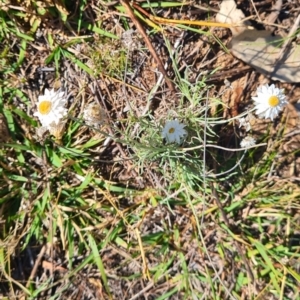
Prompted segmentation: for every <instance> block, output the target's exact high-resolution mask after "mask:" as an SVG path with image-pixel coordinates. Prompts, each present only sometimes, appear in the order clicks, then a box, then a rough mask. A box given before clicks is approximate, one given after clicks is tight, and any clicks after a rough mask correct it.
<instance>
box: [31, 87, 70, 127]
mask: <svg viewBox="0 0 300 300" xmlns="http://www.w3.org/2000/svg"><path fill="white" fill-rule="evenodd" d="M38 100H39V101H38V103H37V111H36V112H35V113H34V115H35V116H36V117H38V118H39V120H40V122H41V123H42V125H43V126H45V127H47V128H49V126H50V125H51V124H53V123H54V124H56V125H58V124H59V122H60V120H61V119H62V118H63V117H64V116H66V115H67V112H68V111H67V109H66V108H65V107H64V106H65V104H66V103H67V99H65V98H64V92H59V91H57V92H55V91H54V89H52V90H48V89H45V94H44V95H41V96H39V98H38Z"/></svg>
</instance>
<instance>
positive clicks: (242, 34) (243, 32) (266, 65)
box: [216, 0, 300, 83]
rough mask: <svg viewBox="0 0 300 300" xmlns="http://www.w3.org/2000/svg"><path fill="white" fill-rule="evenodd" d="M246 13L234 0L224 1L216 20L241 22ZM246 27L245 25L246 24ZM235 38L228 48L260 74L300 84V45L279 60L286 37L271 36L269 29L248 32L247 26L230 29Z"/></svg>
mask: <svg viewBox="0 0 300 300" xmlns="http://www.w3.org/2000/svg"><path fill="white" fill-rule="evenodd" d="M243 17H244V14H243V13H242V12H241V10H239V9H237V8H236V4H235V1H233V0H229V1H228V0H226V1H225V0H223V2H222V4H221V6H220V12H219V13H218V15H217V17H216V19H217V21H219V22H226V23H232V24H233V23H238V22H240V21H241V19H243ZM244 24H245V25H246V23H244ZM231 31H232V35H233V38H232V40H231V42H230V45H229V49H230V50H231V53H232V54H233V55H234V56H236V57H237V58H239V59H240V60H242V61H244V62H245V63H247V64H248V65H250V66H251V67H253V68H255V69H256V70H257V71H258V72H259V73H262V74H264V75H266V76H269V77H271V78H272V79H273V80H279V81H283V82H289V83H292V82H300V45H293V46H292V47H287V48H286V50H285V53H284V56H283V58H282V59H281V60H280V61H278V58H279V57H280V52H281V48H280V47H281V45H282V42H283V38H282V37H280V36H272V33H271V32H269V31H266V30H255V29H253V30H249V29H246V28H245V27H238V29H236V28H234V27H233V28H231Z"/></svg>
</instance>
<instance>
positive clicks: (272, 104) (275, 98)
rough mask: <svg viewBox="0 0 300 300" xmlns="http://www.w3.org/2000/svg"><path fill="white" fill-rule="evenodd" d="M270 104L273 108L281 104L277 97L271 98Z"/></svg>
mask: <svg viewBox="0 0 300 300" xmlns="http://www.w3.org/2000/svg"><path fill="white" fill-rule="evenodd" d="M268 103H269V105H270V106H271V107H275V106H277V105H278V104H279V99H278V97H277V96H271V97H270V98H269V100H268Z"/></svg>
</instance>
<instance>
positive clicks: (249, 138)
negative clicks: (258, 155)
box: [241, 136, 256, 148]
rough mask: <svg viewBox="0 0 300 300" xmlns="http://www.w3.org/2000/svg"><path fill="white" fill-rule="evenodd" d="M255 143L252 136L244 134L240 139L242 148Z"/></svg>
mask: <svg viewBox="0 0 300 300" xmlns="http://www.w3.org/2000/svg"><path fill="white" fill-rule="evenodd" d="M255 143H256V140H255V139H254V138H253V137H252V136H246V137H245V138H244V139H243V140H242V141H241V147H242V148H249V147H251V146H254V145H255Z"/></svg>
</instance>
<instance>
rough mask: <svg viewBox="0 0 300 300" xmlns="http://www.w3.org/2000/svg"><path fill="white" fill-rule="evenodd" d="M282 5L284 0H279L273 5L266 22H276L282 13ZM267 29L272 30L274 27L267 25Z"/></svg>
mask: <svg viewBox="0 0 300 300" xmlns="http://www.w3.org/2000/svg"><path fill="white" fill-rule="evenodd" d="M281 7H282V0H277V1H276V3H275V4H274V5H273V6H272V12H271V13H270V14H269V15H268V17H267V19H266V22H267V23H274V22H275V21H276V19H277V17H278V15H279V13H280V10H281ZM266 29H267V30H270V31H271V30H272V29H273V27H271V26H266Z"/></svg>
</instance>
